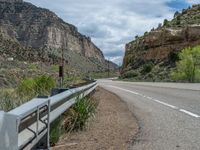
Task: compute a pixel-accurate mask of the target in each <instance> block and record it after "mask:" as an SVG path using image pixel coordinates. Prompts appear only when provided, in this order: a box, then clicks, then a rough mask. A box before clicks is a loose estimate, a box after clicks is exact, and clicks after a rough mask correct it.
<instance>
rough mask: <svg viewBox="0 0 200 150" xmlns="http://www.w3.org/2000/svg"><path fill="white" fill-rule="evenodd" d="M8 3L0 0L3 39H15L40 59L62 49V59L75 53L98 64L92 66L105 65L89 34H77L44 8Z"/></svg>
mask: <svg viewBox="0 0 200 150" xmlns="http://www.w3.org/2000/svg"><path fill="white" fill-rule="evenodd" d="M9 2H12V3H8V0H0V31H1V34H2V35H3V37H4V38H7V39H10V40H13V41H15V42H16V43H18V44H19V45H20V46H22V47H24V49H26V48H29V49H32V50H33V51H32V52H31V53H33V55H34V54H35V55H36V56H37V54H39V55H40V58H43V60H42V61H44V60H51V57H50V56H52V55H54V56H55V57H58V58H59V57H61V49H63V50H64V53H65V54H66V55H65V56H66V59H71V58H72V57H73V56H70V54H71V53H76V54H78V55H80V57H84V59H85V61H89V62H91V63H90V64H91V65H92V64H98V65H99V66H100V67H99V66H98V67H97V65H95V67H94V68H96V69H97V68H100V69H105V68H107V67H106V66H107V63H106V60H105V58H104V56H103V53H102V52H101V50H100V49H99V48H98V47H96V46H95V45H94V43H93V42H92V41H91V39H90V38H89V37H86V36H84V35H82V34H80V33H79V32H78V29H77V28H76V27H75V26H73V25H71V24H68V23H66V22H64V21H63V20H62V19H60V18H59V17H58V16H57V15H55V14H54V13H53V12H51V11H49V10H47V9H42V8H38V7H36V6H34V5H32V4H30V3H27V2H23V1H22V0H9ZM22 2H23V3H22ZM34 51H35V53H34ZM13 52H15V51H13ZM24 53H27V52H24ZM41 55H42V56H41ZM54 56H53V57H54ZM55 57H54V58H55ZM91 60H92V61H91ZM93 60H95V63H94V62H93ZM74 63H75V62H74ZM77 63H80V62H77ZM73 65H74V64H73ZM113 67H114V66H113ZM86 70H87V69H86ZM94 70H95V69H94Z"/></svg>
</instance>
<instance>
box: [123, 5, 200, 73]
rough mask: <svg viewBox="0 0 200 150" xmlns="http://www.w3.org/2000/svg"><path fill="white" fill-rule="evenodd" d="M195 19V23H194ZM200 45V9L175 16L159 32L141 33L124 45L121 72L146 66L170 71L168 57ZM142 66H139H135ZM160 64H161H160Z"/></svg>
mask: <svg viewBox="0 0 200 150" xmlns="http://www.w3.org/2000/svg"><path fill="white" fill-rule="evenodd" d="M198 18H199V19H198ZM199 44H200V5H195V6H193V7H192V8H191V9H188V10H184V11H183V13H182V14H178V16H176V15H175V18H174V19H173V20H172V21H169V22H168V24H167V25H163V26H162V27H161V28H157V29H156V30H152V31H150V32H148V33H145V34H144V36H142V37H138V38H137V39H136V40H135V41H132V42H130V43H128V44H127V45H126V54H125V57H124V62H123V71H124V72H126V71H127V70H131V69H137V68H141V67H143V65H145V64H146V63H149V62H153V63H154V65H157V64H159V63H162V62H163V63H164V64H165V66H167V67H173V66H174V64H175V62H171V61H170V59H171V58H170V55H171V53H178V52H180V51H181V50H183V49H184V48H186V47H193V46H196V45H199ZM138 62H142V63H138ZM163 63H162V64H163Z"/></svg>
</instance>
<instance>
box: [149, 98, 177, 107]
mask: <svg viewBox="0 0 200 150" xmlns="http://www.w3.org/2000/svg"><path fill="white" fill-rule="evenodd" d="M152 100H153V101H154V102H157V103H160V104H163V105H165V106H168V107H171V108H173V109H178V107H176V106H173V105H171V104H168V103H165V102H161V101H159V100H157V99H152Z"/></svg>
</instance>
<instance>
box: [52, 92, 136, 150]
mask: <svg viewBox="0 0 200 150" xmlns="http://www.w3.org/2000/svg"><path fill="white" fill-rule="evenodd" d="M92 98H93V99H95V100H98V101H99V105H98V108H97V113H96V115H95V118H94V119H93V120H91V121H90V123H89V126H88V127H87V129H86V130H85V131H81V132H77V133H71V134H70V135H65V136H64V138H62V139H61V140H60V142H59V143H58V144H57V146H55V147H54V148H53V150H68V149H69V150H71V149H73V150H127V149H128V147H129V145H130V144H131V142H132V141H131V139H133V137H134V135H136V133H137V132H138V125H137V122H136V119H135V118H134V117H133V115H132V114H131V112H130V111H129V110H128V107H127V105H126V104H125V103H124V102H122V101H121V100H120V98H119V97H117V96H116V95H114V94H112V93H110V92H108V91H106V90H104V89H102V88H98V89H97V90H96V92H95V94H93V95H92Z"/></svg>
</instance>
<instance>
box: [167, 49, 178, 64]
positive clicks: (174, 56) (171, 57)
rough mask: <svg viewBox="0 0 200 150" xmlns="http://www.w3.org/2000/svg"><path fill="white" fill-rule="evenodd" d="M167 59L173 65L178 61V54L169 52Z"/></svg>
mask: <svg viewBox="0 0 200 150" xmlns="http://www.w3.org/2000/svg"><path fill="white" fill-rule="evenodd" d="M168 58H169V60H170V62H173V63H175V62H176V61H178V60H179V55H178V52H175V51H171V52H170V53H169V55H168Z"/></svg>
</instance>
